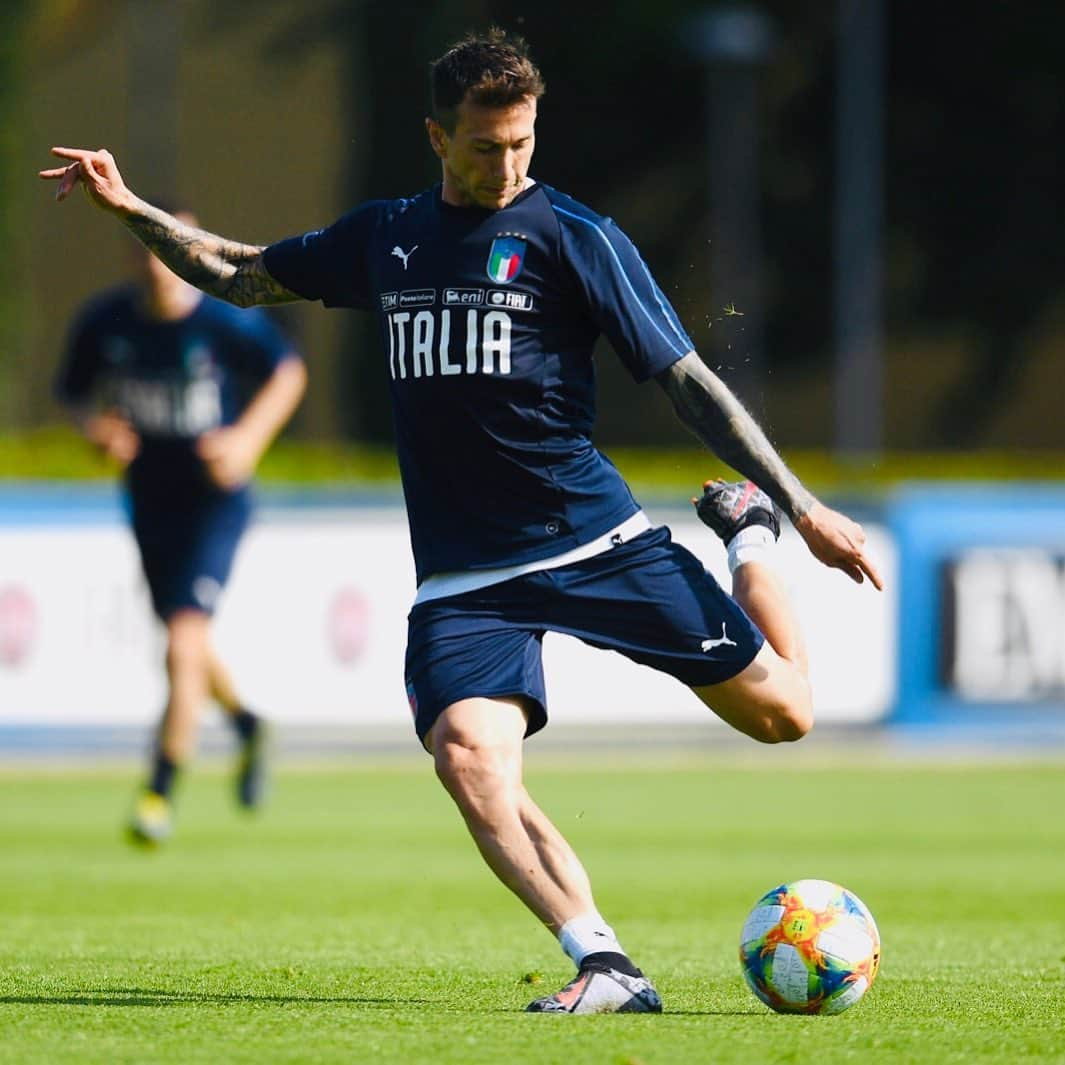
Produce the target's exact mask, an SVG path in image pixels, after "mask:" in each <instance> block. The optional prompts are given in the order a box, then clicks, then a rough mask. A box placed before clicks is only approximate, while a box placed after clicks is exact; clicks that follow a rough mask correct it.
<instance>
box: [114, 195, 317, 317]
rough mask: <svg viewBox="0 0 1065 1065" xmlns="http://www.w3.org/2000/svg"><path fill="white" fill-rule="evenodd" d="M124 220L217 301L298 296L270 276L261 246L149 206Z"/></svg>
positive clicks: (238, 302)
mask: <svg viewBox="0 0 1065 1065" xmlns="http://www.w3.org/2000/svg"><path fill="white" fill-rule="evenodd" d="M125 224H126V226H127V228H128V229H130V231H131V232H132V233H133V234H134V236H136V237H137V238H138V239H139V240H140V241H141V243H142V244H144V246H145V247H146V248H148V250H149V251H151V252H152V253H153V254H155V255H156V256H157V257H158V258H160V259H161V260H162V261H163V262H164V263H166V265H167V266H169V267H170V269H171V270H173V271H174V273H175V274H177V275H178V276H180V277H183V278H184V279H185V280H186V281H188V282H189V283H190V284H192V285H195V286H196V287H197V288H199V289H202V290H203V291H204V292H207V293H209V294H210V295H212V296H217V297H219V299H223V300H226V301H227V302H229V303H234V304H236V305H237V306H238V307H251V306H253V305H256V304H263V303H286V302H288V301H290V300H296V299H299V298H300V297H299V296H298V295H297V294H296V293H294V292H290V291H289V290H288V289H287V288H285V287H284V285H281V284H279V283H278V282H277V281H275V280H274V278H273V277H271V276H270V274H269V272H268V271H267V269H266V267H265V266H264V265H263V260H262V253H263V249H262V248H261V247H259V246H258V245H255V244H241V243H240V242H239V241H234V240H226V239H225V238H223V237H219V236H217V235H216V234H214V233H208V232H207V231H206V230H203V229H197V228H196V227H195V226H190V225H187V224H186V223H184V222H181V221H179V220H178V219H176V218H174V217H173V216H172V215H169V214H167V213H166V212H165V211H160V210H159V209H158V208H156V207H152V206H151V205H150V204H144V206H143V210H141V211H139V212H138V213H137V214H134V215H130V216H128V217H127V218H126V219H125Z"/></svg>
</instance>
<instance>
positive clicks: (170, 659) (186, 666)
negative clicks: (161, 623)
mask: <svg viewBox="0 0 1065 1065" xmlns="http://www.w3.org/2000/svg"><path fill="white" fill-rule="evenodd" d="M208 633H209V628H208V619H207V618H206V617H205V616H203V615H200V614H197V613H194V612H191V611H190V612H189V613H187V614H186V613H182V614H178V615H177V616H175V617H174V618H172V619H171V620H170V621H169V623H168V624H167V641H166V669H167V673H169V674H170V676H173V675H174V674H175V673H189V672H192V671H195V672H202V673H206V672H207V667H208V662H209V648H210V645H209V641H208Z"/></svg>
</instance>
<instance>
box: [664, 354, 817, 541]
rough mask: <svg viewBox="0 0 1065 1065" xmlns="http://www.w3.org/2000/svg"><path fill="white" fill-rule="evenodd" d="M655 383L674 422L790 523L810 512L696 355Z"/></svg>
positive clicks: (797, 485) (760, 436) (807, 498)
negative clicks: (746, 479) (749, 483)
mask: <svg viewBox="0 0 1065 1065" xmlns="http://www.w3.org/2000/svg"><path fill="white" fill-rule="evenodd" d="M655 380H656V381H657V382H658V383H659V384H660V385H661V386H662V388H663V389H665V392H666V395H668V396H669V398H670V400H671V401H672V403H673V409H674V410H675V411H676V412H677V417H678V418H680V420H681V421H682V422H683V423H684V424H685V425H686V426H687V427H688V428H689V429H690V430H691V431H692V432H693V433H694V434H695V435H696V436H697V437H698V438H699V439H700V440H701V441H702V442H703V444H705V445H706V447H708V448H709V449H710V450H711V451H712V452H714V454H715V455H717V456H718V457H719V458H721V459H723V460H724V461H725V462H727V463H728V464H729V465H730V466H731V467H732V468H733V469H735V470H738V471H739V472H740V473H742V474H744V476H746V477H749V478H750V479H751V480H752V481H754V483H755V484H757V485H758V487H759V488H761V489H763V490H764V491H765V492H767V493H768V494H769V496H770V498H771V499H772V500H773V502H774V503H776V504H777V506H778V507H780V509H781V510H783V511H784V513H785V514H787V516H788V517H789V518H791V520H792V521H793V522H795V521H798V520H799V518H801V517H802V516H803V515H804V514H805V513H806V512H807V511H808V510H809V509H810V507H811V506H812V505H813V503H814V502H815V500H814V497H813V496H812V495H811V494H810V493H809V492H808V491H807V490H806V489H805V488H804V487H803V485H802V484H801V482H800V481H799V479H798V478H797V477H796V476H795V474H793V473H792V472H791V470H789V469H788V467H787V466H786V465H785V464H784V460H783V459H782V458H781V457H780V456H779V455H778V454H777V452H776V450H775V449H774V447H773V445H772V444H771V443H770V442H769V441H768V440H767V439H766V435H765V433H763V432H762V430H761V428H759V426H758V423H757V422H756V421H755V420H754V418H752V417H751V416H750V414H748V413H747V411H746V409H745V408H744V406H743V404H741V403H740V401H739V400H738V399H737V398H736V397H735V395H733V393H732V392H731V391H730V390H729V388H728V386H727V385H726V384H725V382H724V381H722V380H721V378H720V377H718V376H717V374H715V373H713V372H712V371H711V370H710V369H709V367H707V365H706V364H705V363H704V362H703V361H702V359H700V358H699V356H698V355H696V354H695V352H694V351H689V352H688V354H687V355H685V356H684V358H682V359H680V360H678V361H677V362H675V363H673V365H672V366H670V367H669V368H668V369H666V370H663V371H662V372H661V373H660V374H658V376H657V377H656V378H655Z"/></svg>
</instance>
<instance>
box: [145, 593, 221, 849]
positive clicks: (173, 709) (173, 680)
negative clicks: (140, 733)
mask: <svg viewBox="0 0 1065 1065" xmlns="http://www.w3.org/2000/svg"><path fill="white" fill-rule="evenodd" d="M210 625H211V619H210V616H209V615H207V614H205V613H204V612H203V611H200V610H192V609H182V610H177V611H175V612H174V613H172V614H170V615H169V617H167V619H166V674H167V682H168V695H167V702H166V709H165V710H164V711H163V717H162V720H161V721H160V723H159V730H158V734H157V738H156V746H155V751H154V754H153V757H152V764H151V768H150V770H149V776H148V781H147V784H146V786H145V789H144V791H143V792H142V793H141V795H140V797H139V798H138V800H137V802H136V805H135V807H134V811H133V817H132V820H131V821H130V826H129V828H130V835H131V837H132V838H133V840H134V841H136V842H140V843H147V844H159V843H162V842H163V841H165V840H166V839H168V838H169V836H170V835H171V832H172V830H173V824H172V816H171V809H170V801H171V792H172V790H173V787H174V783H175V781H176V777H177V774H178V772H179V770H180V768H181V766H182V765H184V764H185V763H186V762H187V761H188V758H189V755H190V754H191V752H192V748H193V746H194V744H195V741H196V732H197V729H198V726H199V720H200V713H201V711H202V709H203V704H204V702H205V701H206V699H207V692H208V687H209V681H208V653H209V649H210Z"/></svg>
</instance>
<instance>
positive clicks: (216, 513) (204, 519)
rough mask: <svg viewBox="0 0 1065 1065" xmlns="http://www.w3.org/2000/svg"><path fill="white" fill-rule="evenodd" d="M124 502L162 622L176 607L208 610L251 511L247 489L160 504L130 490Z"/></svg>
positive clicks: (210, 611) (212, 606) (222, 584)
mask: <svg viewBox="0 0 1065 1065" xmlns="http://www.w3.org/2000/svg"><path fill="white" fill-rule="evenodd" d="M129 503H130V516H131V519H132V525H133V535H134V536H135V537H136V539H137V547H138V548H139V550H140V556H141V565H142V567H143V569H144V576H145V578H146V579H147V581H148V589H149V591H150V592H151V596H152V606H153V607H154V608H155V612H156V614H158V615H159V617H160V618H161V619H162V620H163V621H166V620H167V619H168V618H169V617H171V615H173V614H176V613H177V612H178V611H179V610H199V611H201V612H203V613H205V614H213V613H214V610H215V606H216V605H217V602H218V598H219V596H220V595H221V593H222V589H223V588H224V587H225V585H226V581H227V580H228V579H229V571H230V570H231V569H232V566H233V557H234V555H235V554H236V552H237V545H238V544H239V543H240V539H241V537H242V536H243V535H244V530H245V529H246V528H247V526H248V519H249V518H250V516H251V497H250V495H249V493H248V492H247V491H246V490H241V491H237V492H221V491H218V492H211V493H208V494H204V495H202V496H199V497H195V498H186V499H184V500H178V499H171V500H169V501H167V503H166V504H165V505H161V504H160V502H159V499H158V498H153V497H150V496H145V495H143V494H141V493H138V492H132V493H131V494H130V496H129Z"/></svg>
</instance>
